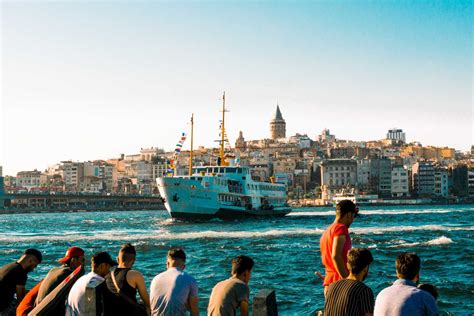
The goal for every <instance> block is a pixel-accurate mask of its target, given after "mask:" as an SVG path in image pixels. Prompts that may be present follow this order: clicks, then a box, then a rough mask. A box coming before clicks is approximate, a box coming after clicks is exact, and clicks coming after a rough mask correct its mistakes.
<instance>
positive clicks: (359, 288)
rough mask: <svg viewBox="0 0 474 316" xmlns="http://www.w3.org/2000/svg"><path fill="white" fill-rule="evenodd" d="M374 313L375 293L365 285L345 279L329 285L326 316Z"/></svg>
mask: <svg viewBox="0 0 474 316" xmlns="http://www.w3.org/2000/svg"><path fill="white" fill-rule="evenodd" d="M373 311H374V293H373V292H372V290H371V289H370V288H369V287H368V286H367V285H365V284H364V283H362V282H360V281H357V280H350V279H343V280H339V281H337V282H335V283H332V284H331V285H329V288H328V294H327V298H326V303H325V305H324V315H325V316H338V315H344V316H352V315H354V316H360V315H364V314H365V313H373Z"/></svg>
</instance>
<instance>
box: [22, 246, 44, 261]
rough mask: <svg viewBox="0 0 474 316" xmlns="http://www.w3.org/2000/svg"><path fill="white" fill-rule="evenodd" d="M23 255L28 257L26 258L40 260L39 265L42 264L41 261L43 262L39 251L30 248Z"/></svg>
mask: <svg viewBox="0 0 474 316" xmlns="http://www.w3.org/2000/svg"><path fill="white" fill-rule="evenodd" d="M23 254H24V255H26V256H35V257H36V259H38V263H41V261H43V255H42V254H41V252H40V251H39V250H37V249H34V248H28V249H26V250H25V252H24V253H23Z"/></svg>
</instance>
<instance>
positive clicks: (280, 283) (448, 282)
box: [0, 205, 474, 315]
mask: <svg viewBox="0 0 474 316" xmlns="http://www.w3.org/2000/svg"><path fill="white" fill-rule="evenodd" d="M360 213H361V215H362V216H361V217H360V218H356V219H355V221H354V223H353V224H352V226H351V227H350V232H351V238H352V244H353V246H354V247H367V248H369V249H370V250H371V251H372V254H373V256H374V262H373V264H372V265H371V266H370V273H369V276H368V277H367V279H366V281H365V282H366V283H367V284H368V285H369V286H370V287H371V288H372V289H373V291H374V294H375V295H377V294H378V293H379V292H380V291H381V290H382V289H383V288H385V287H387V286H389V285H390V284H391V283H392V282H393V281H394V280H395V279H396V274H395V258H396V256H397V254H398V253H400V252H404V251H414V252H416V253H418V255H419V256H420V257H421V259H422V268H421V277H420V278H421V280H420V281H421V282H422V283H432V284H434V285H436V286H437V287H438V291H439V293H440V297H439V300H438V306H439V308H440V310H441V311H443V314H453V315H466V314H471V313H472V311H474V303H473V297H474V289H473V284H474V281H473V278H474V268H473V259H474V256H473V254H474V252H473V250H474V246H473V244H472V241H473V237H474V236H473V235H474V226H473V220H474V205H450V206H446V205H440V206H397V207H362V208H361V212H360ZM333 220H334V209H333V208H302V209H295V210H294V211H293V212H292V213H291V214H289V215H288V216H286V217H283V218H267V219H256V220H239V221H220V220H213V221H209V222H201V223H189V222H179V221H174V220H171V219H170V218H169V216H168V214H167V213H166V212H165V211H161V210H160V211H128V212H127V211H126V212H123V211H121V212H90V213H86V212H84V213H42V214H39V213H38V214H18V215H1V216H0V265H4V264H6V263H9V262H12V261H14V260H16V259H17V258H19V257H20V256H21V253H22V251H23V250H24V249H26V248H29V247H34V248H37V249H39V250H41V251H42V252H43V254H44V259H43V263H42V264H41V265H39V266H38V268H37V269H36V270H35V271H34V272H32V273H30V274H29V278H28V283H27V288H31V287H32V286H33V285H34V284H35V283H36V282H37V281H39V280H40V279H41V278H42V277H44V275H45V274H46V273H47V272H48V270H49V269H51V268H52V267H54V266H56V265H58V263H56V260H57V259H59V258H61V257H62V256H63V255H64V253H65V251H66V249H67V248H68V247H70V246H72V245H75V246H79V247H82V248H84V249H85V250H86V254H87V256H88V258H90V255H91V254H93V253H95V252H99V251H109V252H110V253H111V254H112V256H113V257H115V256H116V254H117V252H118V250H119V249H120V245H121V244H123V243H128V242H130V243H133V244H134V245H135V246H136V247H137V262H136V264H135V268H136V269H137V270H139V271H141V272H142V273H143V275H144V276H145V280H146V282H147V286H148V287H149V285H150V282H151V280H152V279H153V277H154V276H155V275H156V274H158V273H160V272H162V271H163V270H165V261H166V253H167V251H168V249H169V247H170V246H181V247H183V248H184V249H185V251H186V254H187V256H188V259H187V262H186V271H187V272H188V273H190V274H191V275H192V276H194V277H195V278H196V280H197V282H198V285H199V298H200V303H199V305H200V310H201V312H202V313H203V314H204V313H205V310H206V307H207V303H208V299H209V295H210V293H211V290H212V287H213V286H214V285H215V284H216V283H217V282H218V281H220V280H223V279H225V278H227V277H229V273H230V267H231V260H232V258H233V257H235V256H237V255H241V254H245V255H248V256H251V257H252V258H254V260H255V267H254V270H253V274H252V279H251V280H250V284H249V285H250V288H251V296H253V295H255V294H256V293H257V292H258V291H259V290H261V289H266V288H272V289H275V290H276V296H277V301H278V309H279V313H280V315H311V314H314V312H315V311H317V310H321V309H322V308H323V306H324V298H323V287H322V283H321V280H320V279H319V278H318V277H317V276H316V275H315V274H314V273H315V272H316V271H320V272H321V273H323V274H324V268H323V266H322V264H321V258H320V255H319V239H320V237H321V233H322V232H323V231H324V229H325V228H326V227H327V226H328V225H329V224H330V223H331V222H332V221H333ZM87 269H90V268H89V267H87Z"/></svg>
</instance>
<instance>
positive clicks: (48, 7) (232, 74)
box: [0, 1, 474, 174]
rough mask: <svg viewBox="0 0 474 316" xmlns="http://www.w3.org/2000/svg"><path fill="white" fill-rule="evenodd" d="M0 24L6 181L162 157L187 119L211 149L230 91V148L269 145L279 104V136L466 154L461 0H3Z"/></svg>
mask: <svg viewBox="0 0 474 316" xmlns="http://www.w3.org/2000/svg"><path fill="white" fill-rule="evenodd" d="M1 17H2V19H1V20H2V22H1V26H2V31H1V34H2V45H1V49H2V53H1V55H2V71H1V73H2V84H1V86H2V97H1V103H2V112H1V113H2V119H1V120H2V129H1V133H2V135H1V136H2V137H1V139H2V146H1V147H2V153H1V156H0V165H2V166H3V170H4V174H14V173H16V172H17V171H21V170H32V169H34V168H37V169H39V170H42V169H44V168H46V167H47V166H48V165H51V164H54V163H56V162H59V161H61V160H68V159H72V160H75V161H76V160H79V161H84V160H93V159H107V158H113V157H117V156H119V155H120V154H121V153H125V154H129V153H135V152H137V151H139V149H140V148H141V147H143V148H145V147H152V146H154V147H161V148H164V149H165V150H167V151H171V150H172V149H173V148H174V145H175V144H176V142H177V140H178V138H179V136H180V134H181V132H187V131H188V130H189V127H188V125H187V123H188V122H189V119H190V117H191V113H194V114H195V122H196V125H195V146H196V147H197V146H199V145H203V146H206V147H211V146H215V143H214V140H216V139H217V138H218V127H219V119H220V114H219V109H220V107H221V101H220V97H221V95H222V92H223V91H224V90H225V91H226V97H227V100H226V101H227V107H228V108H229V110H230V111H231V112H230V113H229V114H228V116H227V117H226V126H227V133H228V136H229V140H230V142H231V144H234V142H235V139H236V138H237V136H238V133H239V131H243V133H244V137H245V138H246V140H251V139H262V138H269V137H270V130H269V122H270V120H271V118H272V116H273V115H274V113H275V109H276V105H277V103H278V104H279V105H280V109H281V111H282V114H283V118H284V119H285V120H286V123H287V125H286V128H287V136H292V135H294V134H296V133H302V134H305V133H306V134H308V136H309V137H310V138H312V139H315V137H316V135H318V134H320V132H321V131H322V130H323V129H324V128H328V129H330V130H331V133H332V134H335V135H336V136H337V137H338V138H340V139H349V140H354V141H358V140H376V139H382V138H384V136H385V134H386V132H387V130H388V129H390V128H392V127H399V128H402V129H403V130H404V132H405V133H406V135H407V142H411V141H419V142H421V143H422V144H423V145H433V146H449V147H453V148H455V149H457V150H462V151H467V150H469V149H470V146H471V144H472V139H473V134H474V130H473V126H472V100H471V98H472V73H471V71H472V47H471V42H472V29H471V27H472V24H471V23H472V22H471V20H472V3H471V2H468V1H466V2H459V1H457V2H454V1H453V2H451V1H441V2H436V3H411V2H408V1H401V2H397V3H371V2H362V1H359V2H354V3H352V2H351V3H344V2H337V3H329V2H318V3H312V2H301V3H298V4H291V3H289V2H281V1H277V2H265V3H253V2H245V3H237V2H229V3H216V2H199V3H197V2H177V3H167V2H137V3H135V2H133V3H132V2H124V1H111V2H88V3H80V2H75V1H64V2H29V1H24V2H19V3H18V2H12V1H5V2H2V4H1ZM468 135H470V137H469V136H468ZM185 148H186V149H187V148H189V142H187V143H186V145H185Z"/></svg>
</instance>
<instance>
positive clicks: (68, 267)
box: [36, 246, 85, 315]
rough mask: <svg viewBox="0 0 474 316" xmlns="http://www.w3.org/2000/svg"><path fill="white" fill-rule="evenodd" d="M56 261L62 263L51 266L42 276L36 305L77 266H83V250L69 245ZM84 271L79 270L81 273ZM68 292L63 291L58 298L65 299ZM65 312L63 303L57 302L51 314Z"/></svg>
mask: <svg viewBox="0 0 474 316" xmlns="http://www.w3.org/2000/svg"><path fill="white" fill-rule="evenodd" d="M58 262H60V263H62V264H63V265H62V266H60V267H56V268H52V269H51V270H50V271H49V272H48V274H47V275H46V277H45V278H44V280H43V282H42V283H41V286H40V288H39V290H38V296H37V297H36V305H38V304H39V303H40V302H41V301H42V300H43V299H44V298H45V297H46V296H47V295H48V294H49V293H50V292H52V291H53V290H54V289H55V288H56V287H57V286H58V285H59V284H60V283H61V282H62V281H63V280H64V279H65V278H67V277H68V276H69V275H70V274H71V273H72V272H73V271H74V270H76V268H77V267H79V266H82V267H84V262H85V257H84V250H82V249H81V248H79V247H75V246H74V247H71V248H69V249H68V250H67V251H66V255H65V256H64V257H63V258H61V259H59V260H58ZM83 273H84V271H82V272H81V274H83ZM67 294H68V293H64V295H63V296H64V297H62V298H60V297H58V299H59V300H61V299H62V300H63V301H65V300H66V297H67ZM65 312H66V310H65V306H64V304H57V307H56V308H55V310H54V313H53V315H64V314H65Z"/></svg>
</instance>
